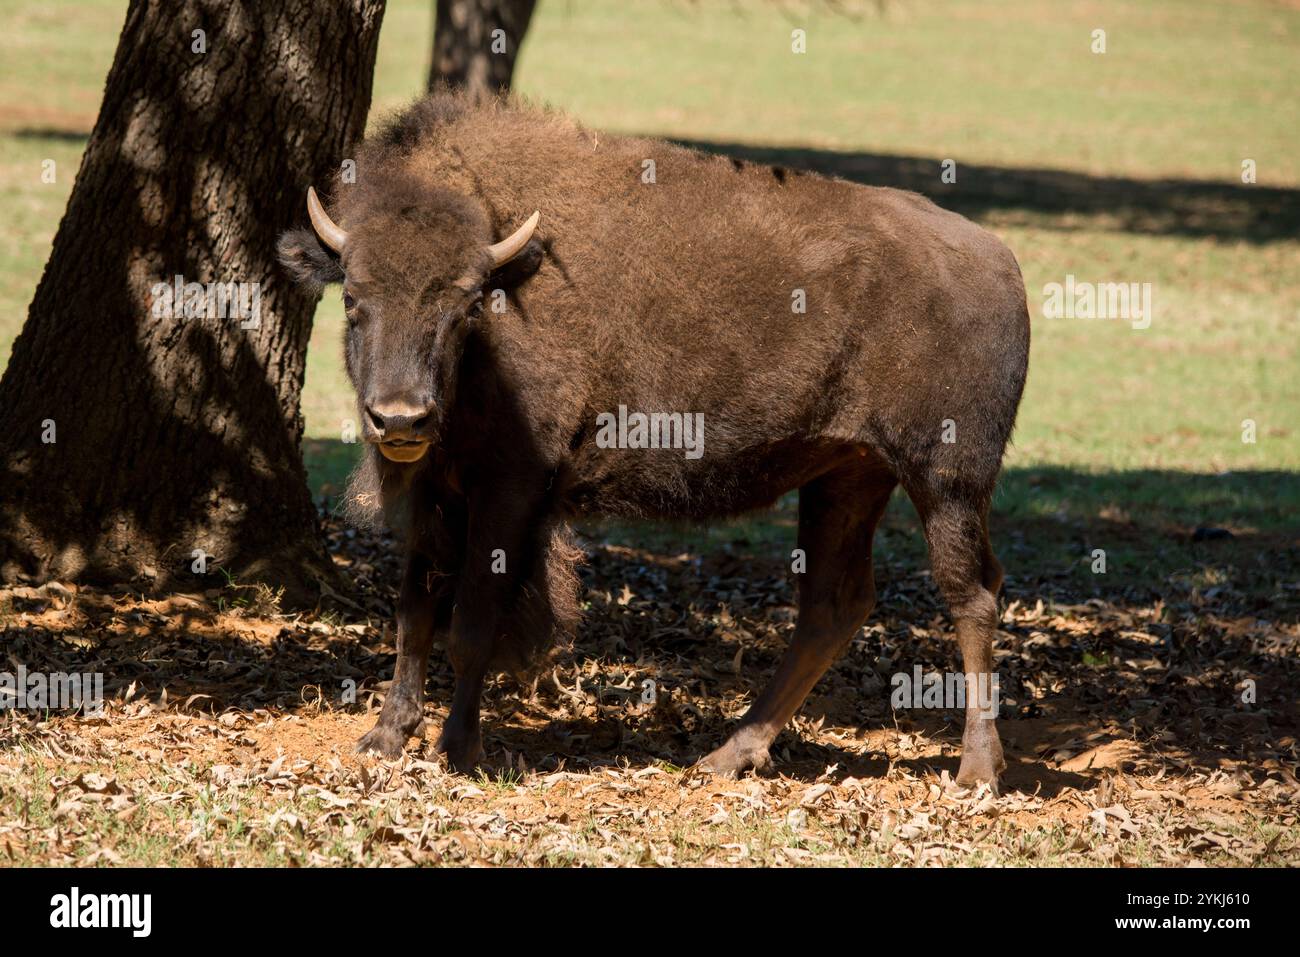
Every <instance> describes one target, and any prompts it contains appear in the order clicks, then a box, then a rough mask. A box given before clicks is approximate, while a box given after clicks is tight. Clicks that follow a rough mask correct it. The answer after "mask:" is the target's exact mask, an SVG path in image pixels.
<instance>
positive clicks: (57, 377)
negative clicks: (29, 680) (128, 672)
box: [0, 0, 384, 602]
mask: <svg viewBox="0 0 1300 957" xmlns="http://www.w3.org/2000/svg"><path fill="white" fill-rule="evenodd" d="M383 8H384V2H383V0H279V2H276V3H261V2H257V0H244V2H229V3H227V2H225V0H201V2H194V3H188V4H183V5H181V4H172V3H166V2H163V0H132V2H131V4H130V8H129V9H128V11H127V15H126V24H125V26H124V27H123V29H122V35H121V38H120V39H119V41H118V47H117V54H116V56H115V57H114V60H113V66H112V69H111V70H110V71H109V74H108V81H107V84H106V87H105V91H104V100H103V104H102V105H101V107H100V112H99V118H98V120H97V121H96V123H95V129H94V131H93V132H92V134H91V136H90V141H89V143H88V145H87V147H86V152H85V155H84V157H83V158H82V162H81V170H80V172H79V173H78V175H77V181H76V185H75V187H74V188H73V191H72V196H71V198H70V199H69V201H68V208H67V211H66V212H65V214H64V217H63V221H62V222H61V223H60V225H59V231H58V234H57V235H56V236H55V239H54V248H53V252H52V253H51V255H50V259H49V262H48V263H47V264H46V267H45V272H44V275H43V276H42V277H41V282H40V285H39V286H38V287H37V290H36V295H35V298H34V299H33V300H32V304H31V308H30V310H29V312H28V317H27V323H26V325H25V326H24V327H23V331H22V335H20V336H19V337H18V340H17V341H16V342H15V344H14V348H13V354H12V357H11V359H10V362H9V366H8V368H7V369H6V370H5V374H4V378H3V379H2V380H0V409H3V410H4V412H3V416H4V428H3V429H2V430H0V578H2V579H4V580H6V581H14V580H18V579H29V580H30V579H37V580H41V579H49V578H57V579H63V580H69V579H75V578H79V579H81V580H83V581H100V582H105V581H107V582H134V583H136V584H137V585H140V586H144V587H150V586H156V587H160V588H161V587H203V586H204V585H205V584H218V583H221V582H223V581H224V579H223V578H221V577H219V576H217V575H215V574H214V572H215V570H216V568H217V567H218V566H220V567H222V568H224V569H225V570H226V571H228V572H229V573H230V574H231V575H233V576H234V577H235V578H236V579H237V580H241V581H242V580H252V579H255V580H259V581H266V582H270V583H276V584H283V585H285V586H287V596H288V597H290V598H291V600H293V601H295V602H296V601H299V600H301V599H303V598H304V597H307V596H308V595H309V594H310V592H311V591H313V590H315V589H314V587H313V586H314V585H315V584H316V582H317V580H318V579H320V578H321V577H330V576H332V575H333V566H332V564H331V562H330V561H329V557H328V555H327V554H326V553H325V549H324V545H323V542H322V540H321V536H320V530H319V528H318V524H317V521H316V514H315V510H314V508H313V506H312V502H311V495H310V492H309V491H308V489H307V484H306V476H305V473H304V470H303V465H302V458H301V454H300V449H299V445H300V442H301V438H302V418H301V415H300V413H299V409H298V400H299V394H300V392H301V390H302V380H303V369H304V366H305V359H306V350H307V340H308V337H309V334H310V331H311V319H312V313H313V311H314V308H315V299H314V297H312V296H309V295H307V294H305V293H304V292H302V291H301V290H300V288H299V287H297V286H295V285H294V284H292V283H291V282H290V281H289V280H288V277H286V276H284V275H282V273H281V272H280V271H279V267H278V265H277V263H276V257H275V242H276V237H277V235H278V234H279V233H280V231H281V230H283V229H285V228H286V227H289V226H292V225H295V224H299V223H301V222H302V221H303V220H304V219H305V218H306V214H305V207H304V202H305V201H304V197H305V193H306V189H307V186H308V185H309V184H310V183H313V182H314V183H315V184H316V186H317V187H321V186H328V185H329V184H330V181H331V179H332V177H334V176H337V175H338V171H339V163H340V161H341V160H342V159H343V158H345V157H346V156H347V150H348V148H349V147H350V146H351V145H352V144H353V143H355V142H357V141H358V140H359V139H360V137H361V136H362V134H363V132H364V127H365V120H366V113H367V112H368V110H369V108H370V90H371V81H372V74H373V71H374V61H375V52H376V47H377V43H378V39H379V25H380V21H381V19H382V16H383ZM197 31H202V32H201V33H200V32H197ZM178 276H179V277H182V278H181V279H180V282H181V283H197V284H204V285H205V286H206V284H209V283H222V284H224V283H238V284H246V285H242V286H238V287H236V293H237V296H239V297H240V298H241V299H242V301H243V303H244V304H245V305H246V306H247V307H248V308H247V309H246V310H245V311H243V312H241V313H240V314H239V315H240V316H241V318H221V315H222V313H223V311H224V312H225V314H226V315H227V316H229V314H230V312H232V311H234V310H231V309H230V308H229V307H227V308H225V309H224V310H223V308H222V306H223V304H222V302H221V299H220V292H221V290H216V294H217V298H216V299H215V301H214V300H213V299H208V300H206V301H203V302H199V301H197V297H196V296H194V295H192V293H193V292H194V291H196V290H197V289H198V288H199V287H192V289H191V290H190V291H189V292H188V293H187V294H186V295H183V296H182V297H181V298H182V301H181V302H179V303H172V302H170V299H171V296H169V295H168V293H167V292H166V291H165V290H166V289H168V288H169V287H170V288H174V286H175V283H176V279H175V277H178ZM204 291H206V290H204ZM257 300H260V302H258V301H257ZM255 302H257V305H258V306H259V307H260V310H259V311H260V315H259V317H258V320H257V321H253V320H251V319H250V318H249V314H250V313H252V311H253V308H252V307H253V305H254V303H255ZM187 304H190V305H192V306H196V307H197V308H196V309H195V314H192V315H191V317H190V318H185V317H184V315H183V313H184V307H185V306H186V305H187ZM177 309H179V310H180V312H179V314H178V313H177V312H176V311H175V310H177ZM200 553H201V554H200ZM203 556H206V557H205V558H203V564H206V576H205V575H202V574H200V575H196V574H195V566H196V564H199V563H200V558H201V557H203Z"/></svg>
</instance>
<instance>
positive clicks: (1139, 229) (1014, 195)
mask: <svg viewBox="0 0 1300 957" xmlns="http://www.w3.org/2000/svg"><path fill="white" fill-rule="evenodd" d="M674 142H676V143H679V144H681V145H682V146H687V147H690V148H691V149H697V150H702V151H704V152H707V153H715V154H720V155H723V156H728V157H732V158H734V159H735V160H736V161H737V162H738V163H741V164H743V163H755V164H759V165H763V166H770V167H771V168H772V174H773V176H774V177H776V178H777V179H778V180H783V179H784V178H785V177H786V176H787V175H799V173H800V172H802V171H807V172H814V173H821V174H823V175H826V176H837V177H839V178H841V179H846V180H851V181H853V182H857V183H862V184H865V185H868V186H890V187H894V188H897V189H907V190H913V191H915V192H918V193H921V194H923V195H925V196H928V197H930V198H931V199H933V200H934V201H935V202H936V203H938V204H939V205H940V206H943V207H944V208H945V209H951V210H953V211H954V212H958V213H961V214H962V215H965V216H969V217H971V218H972V219H982V218H986V217H988V216H989V215H990V214H993V213H997V214H999V215H1000V216H1002V217H1003V218H1004V219H1006V218H1008V217H1009V218H1011V219H1012V221H1013V222H1014V219H1015V216H1016V215H1017V214H1022V215H1034V214H1039V215H1049V216H1062V215H1064V214H1071V215H1073V216H1077V217H1083V218H1084V219H1085V220H1095V219H1097V218H1101V219H1102V220H1103V221H1104V222H1105V224H1106V225H1108V226H1110V227H1111V228H1114V229H1118V230H1123V231H1127V232H1133V233H1148V234H1152V235H1183V236H1192V237H1197V238H1205V239H1218V240H1245V241H1247V242H1255V243H1263V242H1271V241H1275V240H1294V239H1296V238H1297V236H1300V189H1283V188H1277V187H1270V186H1261V185H1254V184H1251V185H1246V184H1242V183H1234V182H1231V181H1229V180H1226V179H1225V181H1223V182H1216V181H1211V180H1189V179H1174V178H1165V179H1153V180H1142V179H1133V178H1130V177H1122V176H1093V175H1090V174H1087V173H1077V172H1072V171H1068V170H1055V169H1027V168H1021V167H1007V166H992V165H980V164H975V163H959V164H958V166H957V169H956V182H953V183H945V182H943V181H942V179H941V173H942V172H943V168H942V163H943V162H944V160H943V158H941V157H924V156H901V155H894V154H887V153H863V152H845V151H837V150H828V149H813V148H810V147H805V146H760V145H754V144H749V143H732V142H719V141H707V140H689V139H676V140H674ZM1053 227H1054V228H1071V227H1070V226H1069V225H1067V224H1066V223H1064V222H1061V221H1057V222H1054V223H1053ZM1074 228H1078V227H1077V226H1076V227H1074Z"/></svg>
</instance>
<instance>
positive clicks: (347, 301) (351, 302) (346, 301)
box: [343, 292, 357, 312]
mask: <svg viewBox="0 0 1300 957" xmlns="http://www.w3.org/2000/svg"><path fill="white" fill-rule="evenodd" d="M356 304H357V301H356V300H355V299H353V298H352V295H351V294H350V293H346V292H345V293H344V294H343V308H344V309H347V310H348V311H349V312H351V311H352V308H353V307H354V306H355V305H356Z"/></svg>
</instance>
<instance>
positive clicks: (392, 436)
mask: <svg viewBox="0 0 1300 957" xmlns="http://www.w3.org/2000/svg"><path fill="white" fill-rule="evenodd" d="M432 413H433V403H432V402H421V403H413V402H407V401H396V402H374V403H367V404H366V416H367V418H369V419H370V425H371V426H372V427H373V428H374V430H375V432H376V433H377V435H378V437H379V440H380V441H382V442H391V441H394V440H398V439H416V438H422V436H421V435H420V433H421V432H422V431H423V430H424V429H425V428H426V427H427V426H428V425H429V420H430V418H431V417H432Z"/></svg>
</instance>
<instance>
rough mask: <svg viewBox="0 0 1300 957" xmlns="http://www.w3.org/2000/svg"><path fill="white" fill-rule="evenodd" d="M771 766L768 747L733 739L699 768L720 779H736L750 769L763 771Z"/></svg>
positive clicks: (707, 758)
mask: <svg viewBox="0 0 1300 957" xmlns="http://www.w3.org/2000/svg"><path fill="white" fill-rule="evenodd" d="M771 764H772V758H771V756H770V755H768V753H767V748H766V747H764V746H760V745H753V744H745V743H743V742H740V741H737V740H736V739H735V738H731V739H729V740H728V741H727V743H726V744H724V745H723V746H722V747H720V748H718V749H717V750H716V751H714V752H712V753H711V754H709V755H708V756H707V757H705V758H704V759H703V760H701V761H700V762H699V764H698V765H697V767H698V768H699V769H700V770H701V771H707V772H708V773H710V774H716V775H718V776H719V777H724V778H736V777H740V775H741V774H743V773H744V772H745V771H747V770H748V769H750V768H753V769H754V770H755V771H762V770H764V769H766V768H768V767H770V766H771Z"/></svg>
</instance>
